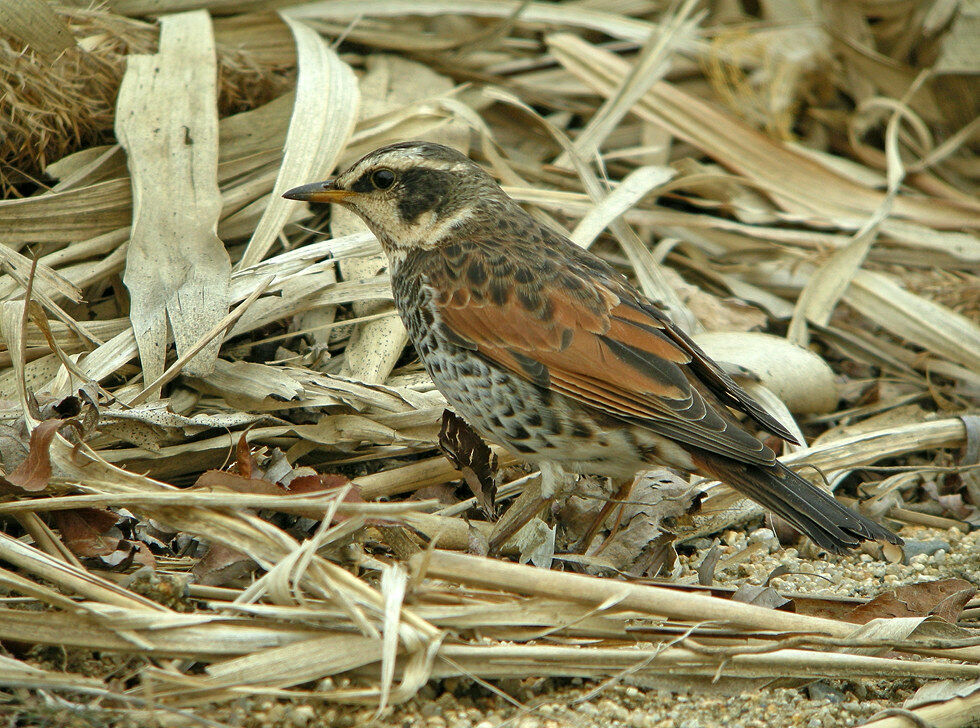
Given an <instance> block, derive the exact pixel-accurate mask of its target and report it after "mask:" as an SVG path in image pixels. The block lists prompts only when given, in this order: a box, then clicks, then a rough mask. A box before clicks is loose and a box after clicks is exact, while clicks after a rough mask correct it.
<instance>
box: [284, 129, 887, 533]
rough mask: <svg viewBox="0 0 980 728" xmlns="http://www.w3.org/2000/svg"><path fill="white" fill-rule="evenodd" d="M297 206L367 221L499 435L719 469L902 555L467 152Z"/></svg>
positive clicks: (409, 317) (400, 283)
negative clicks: (322, 206)
mask: <svg viewBox="0 0 980 728" xmlns="http://www.w3.org/2000/svg"><path fill="white" fill-rule="evenodd" d="M286 196H287V197H290V198H292V199H301V200H310V201H314V202H337V203H339V204H342V205H344V206H345V207H348V208H349V209H351V210H353V211H354V212H356V213H357V214H358V215H360V216H361V218H362V219H364V221H365V222H366V223H367V225H368V226H369V227H370V228H371V230H372V231H373V232H374V233H375V234H376V235H377V237H378V239H379V241H380V242H381V245H382V247H383V248H384V250H385V252H386V253H387V255H388V258H389V260H390V262H391V277H392V290H393V292H394V297H395V303H396V305H397V307H398V311H399V313H400V314H401V316H402V319H403V320H404V322H405V326H406V328H407V329H408V332H409V334H410V336H411V339H412V341H413V342H414V344H415V347H416V349H417V350H418V353H419V356H420V357H421V359H422V362H423V364H424V365H425V368H426V370H427V371H428V372H429V374H430V376H431V377H432V379H433V382H434V383H435V385H436V386H437V387H438V388H439V390H440V391H441V392H442V393H443V394H444V395H445V397H446V399H447V400H448V401H449V402H450V404H452V406H453V407H454V408H455V409H456V410H457V411H458V412H459V414H460V415H461V416H462V417H463V418H464V419H466V420H467V421H468V422H469V423H470V425H472V426H473V427H474V428H476V429H477V431H479V432H480V433H481V434H482V435H483V436H485V437H487V438H488V439H490V440H493V441H495V442H498V443H500V444H501V445H503V446H505V447H507V448H508V449H510V450H511V451H513V452H515V453H516V454H518V455H519V456H521V457H524V458H526V459H528V460H532V461H535V462H539V463H553V464H557V465H559V466H561V467H563V468H565V469H569V470H573V471H576V472H583V473H594V474H599V475H608V476H612V477H616V478H629V477H632V476H633V475H635V473H636V472H637V471H639V470H642V469H644V468H647V467H649V466H651V465H652V464H656V463H661V464H666V465H669V466H672V467H676V468H680V469H682V470H685V471H688V472H703V473H708V474H710V475H712V476H714V477H717V478H719V479H721V480H723V481H725V482H727V483H729V484H730V485H732V486H734V487H735V488H737V489H739V490H741V491H742V492H743V493H745V494H746V495H747V496H749V497H750V498H753V499H754V500H756V501H758V502H759V503H761V504H762V505H764V506H766V507H767V508H769V509H771V510H772V511H774V512H776V513H777V514H779V515H780V516H782V517H783V518H785V519H786V520H788V521H789V522H790V523H792V524H793V525H794V526H796V527H797V528H798V529H799V530H800V531H802V532H804V533H806V534H807V535H808V536H810V537H811V538H812V539H813V540H814V541H815V542H816V543H818V544H819V545H820V546H822V547H823V548H826V549H829V550H832V551H840V550H842V549H844V548H848V547H852V546H855V545H857V543H858V542H859V541H860V540H862V539H864V540H868V539H886V540H889V541H891V542H893V543H899V542H900V540H899V539H898V538H897V537H896V536H894V535H893V534H892V533H891V532H889V531H888V530H887V529H884V528H882V527H881V526H879V525H878V524H876V523H874V522H872V521H870V520H868V519H867V518H865V517H863V516H861V515H859V514H857V513H855V512H853V511H851V510H849V509H847V508H845V507H844V506H842V505H840V504H838V503H837V501H835V500H834V499H833V498H832V497H831V496H830V495H828V494H827V493H825V492H823V491H821V490H820V489H818V488H815V487H814V486H812V485H810V484H809V483H807V482H806V481H804V480H802V479H801V478H799V476H797V475H795V474H794V473H793V472H791V471H790V470H788V469H787V468H785V467H784V466H783V465H781V464H780V463H779V462H778V461H777V460H776V455H775V453H774V452H773V451H772V450H771V449H770V448H769V447H767V446H766V445H765V444H763V443H762V442H761V441H760V440H759V439H757V438H756V437H754V436H753V435H752V434H750V433H749V432H748V431H747V430H745V429H744V428H743V426H742V425H741V424H740V423H739V422H738V420H737V419H736V418H735V416H734V414H733V412H732V410H736V411H739V412H741V413H743V414H744V415H747V416H748V417H749V418H750V419H751V420H753V421H754V422H755V423H756V424H757V425H758V426H760V427H762V428H763V429H765V430H766V431H768V432H770V433H773V434H775V435H778V436H779V437H782V438H785V439H788V440H792V439H793V437H792V435H791V434H790V433H789V432H788V431H787V430H786V429H785V428H784V427H783V426H782V425H780V424H779V422H777V421H776V420H775V419H774V418H773V417H771V416H770V415H769V414H768V413H767V412H766V411H765V410H764V409H763V408H762V407H761V406H760V405H759V404H758V403H757V402H755V401H754V400H753V399H752V398H751V397H749V395H748V394H746V393H745V391H743V390H742V389H741V388H740V387H739V386H738V385H737V384H736V383H735V382H734V381H732V379H731V378H730V377H729V376H728V375H727V374H725V372H724V371H723V370H722V369H721V368H720V367H719V366H718V365H717V364H715V363H714V362H713V361H712V360H711V359H710V358H708V356H707V355H706V354H705V353H704V352H703V351H701V349H700V348H698V346H697V345H696V344H695V343H694V342H693V341H692V340H691V339H690V338H689V337H688V336H687V335H686V334H684V333H683V332H682V331H681V330H680V329H678V328H677V327H676V326H674V325H673V324H672V323H671V322H670V320H669V319H668V318H667V317H666V315H665V314H664V312H663V310H662V309H661V308H660V307H658V306H657V305H656V304H655V303H653V302H652V301H650V300H649V299H647V298H645V297H644V296H643V295H642V294H640V293H639V292H638V291H637V290H636V289H635V288H633V286H631V285H630V284H629V282H628V281H627V280H626V279H625V278H624V277H623V276H622V275H620V274H618V273H617V272H616V271H614V270H613V269H612V268H610V267H609V266H608V265H607V264H606V263H604V262H603V261H602V260H600V259H599V258H597V257H596V256H594V255H592V254H591V253H589V252H588V251H585V250H583V249H582V248H579V247H578V246H576V245H575V244H574V243H572V242H571V241H569V240H568V239H567V238H566V237H564V236H563V235H560V234H558V233H557V232H555V231H553V230H551V229H549V228H547V227H544V226H542V225H540V224H539V223H538V222H536V221H535V220H534V219H533V218H532V217H531V216H530V215H528V214H527V213H526V212H525V211H524V210H523V209H522V208H521V207H520V206H519V205H518V204H517V203H516V202H514V201H513V200H512V199H511V198H510V197H508V196H507V195H506V194H505V193H504V192H503V190H501V189H500V187H499V186H498V185H497V183H496V182H495V181H494V180H493V178H492V177H490V176H489V175H488V174H487V173H486V172H484V171H483V170H482V169H480V168H479V167H478V166H477V165H475V164H473V163H472V162H471V161H470V160H469V159H467V158H466V157H465V156H464V155H462V154H460V153H458V152H456V151H454V150H452V149H448V148H447V147H443V146H440V145H437V144H430V143H426V142H407V143H403V144H395V145H391V146H388V147H383V148H381V149H378V150H375V151H374V152H371V153H370V154H368V155H367V156H365V157H364V158H362V159H361V160H360V161H358V162H357V163H355V164H354V165H353V166H352V167H351V168H350V169H349V170H347V171H346V172H344V173H342V174H340V175H338V177H337V178H336V179H334V180H329V181H327V182H323V183H314V184H311V185H306V186H304V187H300V188H296V189H295V190H290V191H289V192H287V193H286ZM729 408H731V409H729Z"/></svg>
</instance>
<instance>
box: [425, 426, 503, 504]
mask: <svg viewBox="0 0 980 728" xmlns="http://www.w3.org/2000/svg"><path fill="white" fill-rule="evenodd" d="M439 449H440V450H442V453H443V454H444V455H445V456H446V458H447V459H448V460H449V462H451V463H452V464H453V467H454V468H456V469H457V470H459V471H460V472H461V473H462V474H463V479H464V480H465V481H466V484H467V485H468V486H469V487H470V490H471V491H472V492H473V495H475V496H476V500H477V502H478V503H479V504H480V508H481V509H483V512H484V513H485V514H486V516H487V518H489V519H490V520H493V519H494V518H495V517H496V509H495V507H494V498H495V497H496V494H497V483H496V476H497V456H496V455H495V454H494V453H493V451H492V450H491V449H490V448H489V447H488V446H487V444H486V443H485V442H484V441H483V440H482V438H480V436H479V435H477V434H476V431H475V430H474V429H473V428H472V427H470V426H469V425H468V424H466V422H465V421H464V420H463V418H462V417H460V416H459V415H457V414H456V413H455V412H451V411H450V410H443V413H442V427H441V429H440V430H439Z"/></svg>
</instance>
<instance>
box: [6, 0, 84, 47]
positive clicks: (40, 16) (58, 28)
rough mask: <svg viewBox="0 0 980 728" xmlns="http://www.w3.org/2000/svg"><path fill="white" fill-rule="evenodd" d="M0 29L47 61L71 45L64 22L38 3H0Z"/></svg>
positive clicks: (19, 0) (24, 0)
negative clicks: (19, 40)
mask: <svg viewBox="0 0 980 728" xmlns="http://www.w3.org/2000/svg"><path fill="white" fill-rule="evenodd" d="M0 28H3V29H4V30H6V31H7V32H8V33H11V34H12V35H15V36H17V37H18V38H20V39H21V40H22V41H24V42H25V43H26V44H27V45H29V46H30V47H31V48H33V49H34V50H36V51H37V52H38V53H40V54H41V55H42V56H44V57H45V58H46V59H47V60H48V61H52V60H54V59H55V58H56V57H57V56H58V54H59V53H61V52H63V51H65V50H67V49H68V48H71V47H72V46H73V45H75V39H74V37H73V36H72V34H71V30H70V29H69V28H68V25H67V24H66V23H65V21H64V20H62V19H61V18H60V17H59V16H58V15H57V14H56V13H55V12H54V11H53V10H52V9H51V7H50V6H49V5H48V4H47V3H44V2H41V0H0Z"/></svg>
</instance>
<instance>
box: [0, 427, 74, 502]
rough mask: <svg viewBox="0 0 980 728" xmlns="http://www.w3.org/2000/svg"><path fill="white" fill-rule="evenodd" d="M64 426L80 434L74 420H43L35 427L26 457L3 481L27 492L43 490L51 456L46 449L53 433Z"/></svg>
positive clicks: (48, 474) (49, 446)
mask: <svg viewBox="0 0 980 728" xmlns="http://www.w3.org/2000/svg"><path fill="white" fill-rule="evenodd" d="M64 427H70V428H73V429H74V430H75V431H76V432H78V433H79V434H81V426H80V425H79V424H78V422H77V421H76V420H45V421H44V422H42V423H40V424H39V425H38V426H37V427H35V428H34V430H33V432H31V444H30V449H29V451H28V453H27V459H26V460H24V462H22V463H21V464H20V465H19V466H17V469H16V470H14V472H12V473H11V474H10V475H8V476H7V477H6V478H5V479H4V480H5V483H6V484H7V485H11V486H15V487H17V488H20V489H21V490H25V491H28V492H37V491H40V490H44V488H45V486H47V484H48V481H49V480H50V479H51V457H50V455H49V453H48V451H49V449H50V448H51V442H52V440H54V438H55V435H57V434H58V432H60V431H61V429H62V428H64Z"/></svg>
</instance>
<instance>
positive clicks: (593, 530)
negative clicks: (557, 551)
mask: <svg viewBox="0 0 980 728" xmlns="http://www.w3.org/2000/svg"><path fill="white" fill-rule="evenodd" d="M635 482H636V478H630V479H628V480H622V481H619V484H618V487H617V488H616V492H615V493H614V494H613V496H612V497H611V498H610V499H609V500H607V501H606V502H605V503H603V504H602V508H601V509H600V510H599V515H597V516H596V517H595V519H594V520H593V521H592V523H591V524H589V529H588V530H587V531H586V532H585V535H584V536H583V537H582V540H581V541H579V542H578V544H576V546H575V548H574V549H573V552H575V553H579V554H584V553H587V552H588V550H589V546H590V545H591V543H592V540H593V539H594V538H595V537H596V534H597V533H598V532H599V529H600V528H602V524H603V523H605V522H606V519H607V518H608V517H609V514H610V513H612V510H613V508H615V507H616V506H618V505H619V504H620V503H621V502H622V501H624V500H625V499H626V498H628V497H629V494H630V491H631V490H633V484H634V483H635ZM613 484H614V485H615V484H616V481H615V480H614V481H613Z"/></svg>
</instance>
